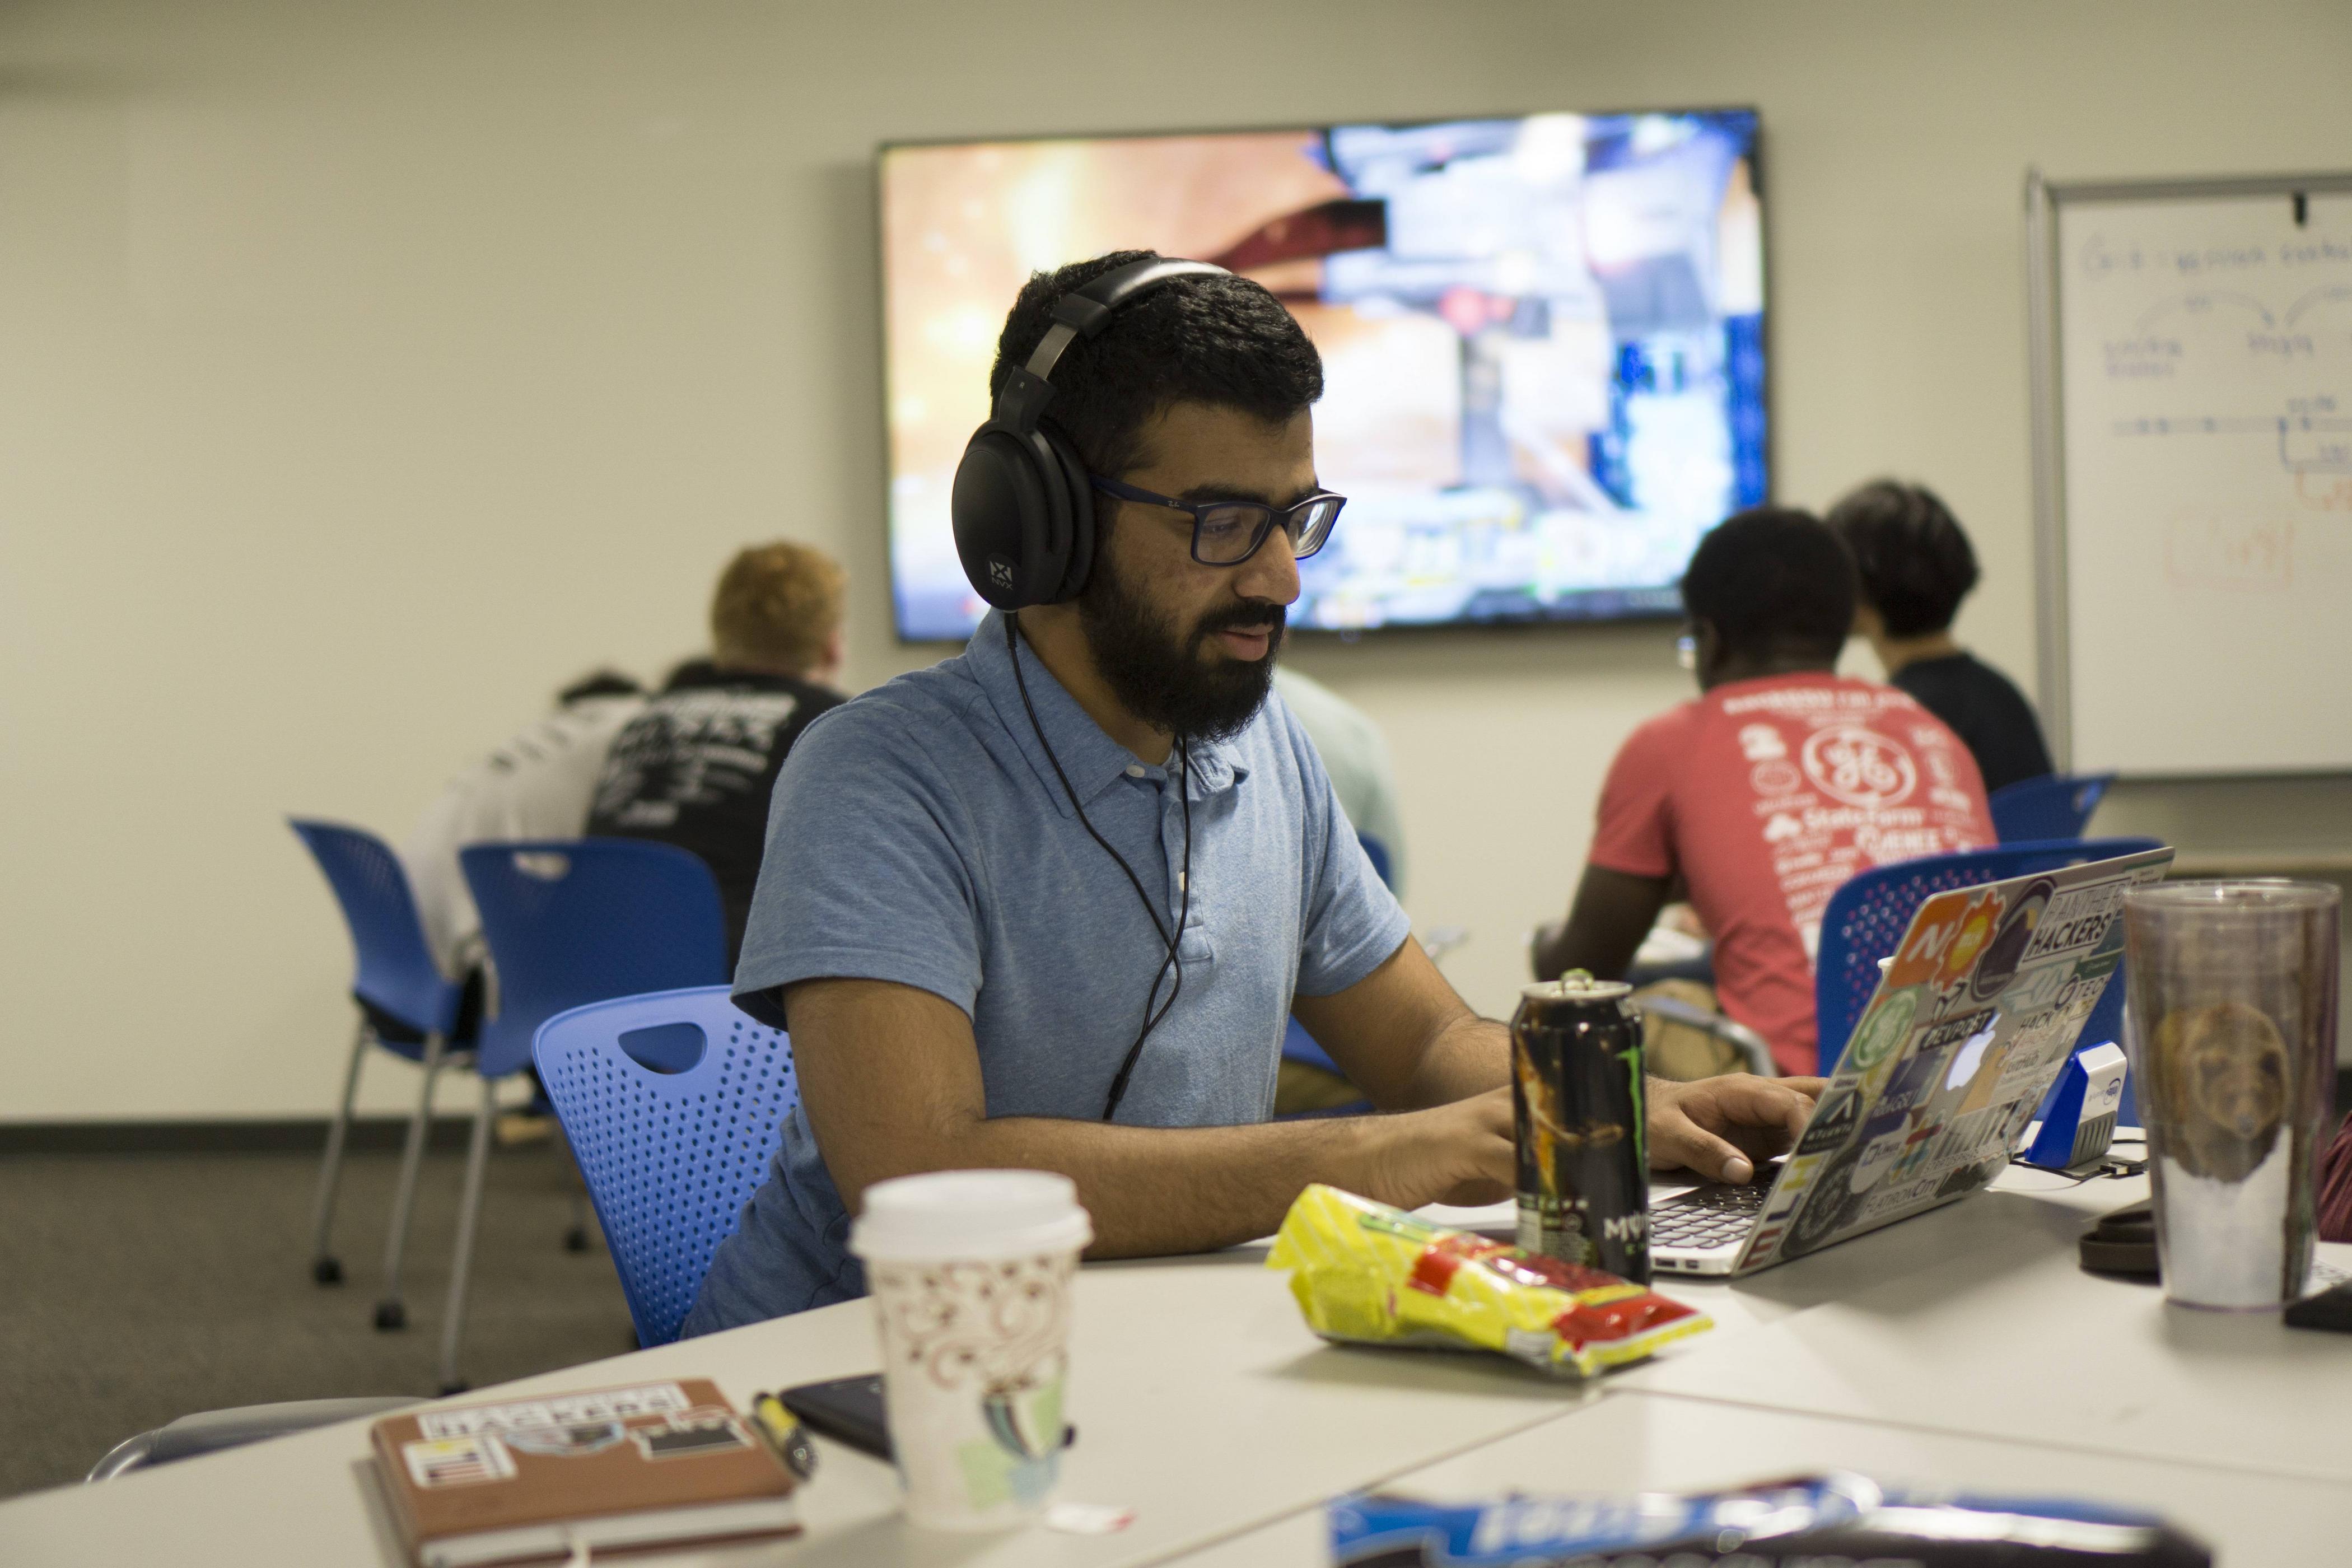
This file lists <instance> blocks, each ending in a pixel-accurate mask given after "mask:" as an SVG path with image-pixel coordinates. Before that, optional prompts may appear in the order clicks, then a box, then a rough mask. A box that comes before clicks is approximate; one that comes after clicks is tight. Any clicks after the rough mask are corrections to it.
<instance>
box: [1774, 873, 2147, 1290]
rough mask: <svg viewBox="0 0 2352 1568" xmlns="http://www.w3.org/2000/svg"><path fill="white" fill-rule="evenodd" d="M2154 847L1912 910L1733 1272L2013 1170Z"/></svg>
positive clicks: (2101, 979) (1963, 892) (1839, 1237)
mask: <svg viewBox="0 0 2352 1568" xmlns="http://www.w3.org/2000/svg"><path fill="white" fill-rule="evenodd" d="M2171 864H2172V851H2171V850H2170V849H2168V848H2166V849H2150V850H2144V851H2142V852H2140V853H2138V854H2135V855H2123V856H2118V857H2116V858H2114V859H2111V860H2092V861H2086V862H2084V863H2083V864H2081V865H2077V866H2067V867H2063V868H2059V869H2057V870H2053V871H2042V872H2036V873H2033V874H2032V875H2029V876H2021V877H2011V878H2009V879H2005V880H2002V881H1999V882H1985V883H1980V884H1979V885H1977V886H1974V887H1969V888H1957V889H1952V890H1950V891H1948V892H1943V893H1937V894H1936V895H1935V896H1934V897H1932V898H1930V899H1928V900H1927V901H1926V902H1925V903H1923V904H1921V905H1920V906H1919V909H1918V910H1917V911H1916V913H1915V914H1913V916H1912V917H1911V923H1910V925H1909V926H1908V927H1907V928H1906V930H1905V931H1904V933H1903V940H1902V941H1901V942H1898V943H1896V944H1895V957H1894V960H1893V962H1892V963H1889V964H1888V965H1887V966H1886V968H1885V973H1883V974H1882V975H1881V976H1880V977H1879V982H1878V986H1877V989H1876V990H1874V992H1873V993H1872V994H1871V998H1870V1004H1869V1005H1868V1006H1866V1007H1864V1009H1863V1012H1862V1016H1861V1021H1860V1022H1858V1023H1857V1024H1856V1025H1855V1026H1854V1029H1853V1038H1852V1039H1851V1041H1850V1042H1849V1043H1848V1045H1847V1047H1846V1051H1845V1056H1844V1058H1843V1060H1842V1061H1840V1063H1839V1064H1838V1070H1837V1074H1836V1076H1835V1077H1833V1078H1832V1079H1830V1081H1829V1084H1828V1086H1827V1087H1826V1088H1824V1089H1822V1097H1821V1100H1820V1101H1819V1103H1818V1104H1817V1105H1816V1106H1815V1107H1814V1110H1813V1116H1812V1120H1811V1121H1810V1122H1809V1123H1808V1124H1807V1125H1806V1128H1805V1132H1804V1135H1803V1137H1801V1139H1799V1140H1798V1142H1797V1146H1796V1148H1794V1149H1793V1150H1791V1151H1790V1153H1789V1156H1788V1158H1787V1159H1786V1160H1785V1161H1784V1162H1783V1163H1782V1164H1781V1168H1780V1175H1779V1177H1778V1178H1777V1179H1776V1180H1775V1181H1774V1183H1773V1185H1772V1193H1771V1195H1770V1196H1769V1198H1768V1199H1766V1201H1765V1205H1764V1211H1763V1215H1762V1217H1761V1218H1760V1219H1759V1221H1758V1222H1757V1224H1756V1226H1755V1228H1754V1229H1753V1230H1751V1231H1750V1232H1749V1233H1748V1240H1747V1243H1746V1245H1745V1246H1744V1247H1742V1248H1741V1250H1740V1255H1739V1258H1738V1261H1737V1262H1736V1263H1735V1264H1734V1265H1733V1268H1732V1272H1733V1273H1735V1274H1745V1273H1750V1272H1753V1271H1754V1270H1756V1269H1759V1268H1767V1267H1769V1266H1770V1265H1771V1264H1774V1263H1777V1262H1780V1261H1782V1260H1784V1259H1786V1258H1794V1257H1797V1256H1800V1255H1801V1254H1803V1253H1807V1252H1811V1251H1814V1250H1816V1249H1818V1248H1820V1247H1827V1246H1829V1245H1831V1244H1832V1243H1833V1242H1838V1241H1843V1240H1845V1239H1846V1238H1847V1237H1853V1236H1859V1235H1861V1234H1862V1233H1863V1232H1864V1231H1869V1230H1875V1229H1877V1228H1878V1227H1879V1226H1883V1225H1891V1224H1893V1223H1894V1222H1895V1221H1896V1220H1899V1219H1907V1218H1908V1217H1910V1216H1911V1215H1915V1214H1919V1213H1921V1212H1923V1211H1925V1210H1927V1209H1930V1208H1935V1207H1937V1206H1938V1205H1942V1204H1947V1203H1950V1202H1953V1201H1954V1200H1956V1199H1958V1198H1961V1197H1965V1196H1966V1195H1968V1194H1969V1193H1972V1192H1975V1191H1977V1190H1978V1189H1979V1188H1981V1187H1983V1186H1985V1185H1986V1184H1989V1183H1990V1182H1991V1181H1992V1179H1993V1178H1994V1177H1996V1176H1998V1175H2000V1173H2001V1172H2002V1171H2004V1170H2006V1169H2007V1168H2008V1166H2009V1159H2010V1152H2011V1150H2012V1149H2013V1148H2014V1147H2015V1146H2016V1143H2017V1140H2018V1138H2019V1136H2020V1135H2021V1133H2023V1131H2025V1126H2026V1123H2027V1122H2028V1121H2031V1120H2032V1116H2033V1111H2034V1108H2035V1107H2037V1106H2038V1105H2040V1104H2041V1103H2042V1096H2043V1095H2045V1094H2047V1093H2048V1092H2049V1090H2050V1086H2051V1085H2052V1084H2053V1082H2055V1081H2056V1080H2057V1077H2058V1074H2059V1072H2060V1070H2061V1069H2063V1068H2064V1067H2065V1065H2066V1059H2067V1058H2068V1057H2070V1056H2071V1055H2073V1054H2074V1042H2075V1039H2076V1037H2078V1036H2079V1035H2081V1033H2082V1031H2083V1025H2084V1022H2085V1021H2086V1020H2087V1019H2088V1018H2089V1017H2090V1015H2091V1010H2092V1008H2093V1007H2094V1006H2095V1005H2097V1003H2098V1000H2099V996H2100V994H2101V992H2103V991H2104V990H2105V987H2106V984H2107V983H2108V981H2109V979H2110V978H2111V977H2112V976H2113V975H2114V973H2115V972H2116V967H2117V965H2118V964H2119V963H2121V962H2122V958H2123V941H2124V924H2123V895H2124V890H2125V889H2127V888H2132V887H2137V886H2140V885H2143V884H2146V883H2150V882H2156V881H2158V880H2161V879H2162V878H2163V876H2164V873H2165V871H2166V869H2167V868H2168V867H2169V866H2170V865H2171Z"/></svg>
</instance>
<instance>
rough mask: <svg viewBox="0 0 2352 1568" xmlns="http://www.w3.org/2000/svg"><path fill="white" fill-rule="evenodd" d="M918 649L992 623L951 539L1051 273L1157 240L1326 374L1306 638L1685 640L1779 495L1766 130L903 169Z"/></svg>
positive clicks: (902, 163) (897, 504) (899, 443)
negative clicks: (1013, 312)
mask: <svg viewBox="0 0 2352 1568" xmlns="http://www.w3.org/2000/svg"><path fill="white" fill-rule="evenodd" d="M880 183H881V222H882V300H883V323H884V333H885V358H886V368H885V376H886V380H885V395H886V397H887V423H888V454H889V456H888V462H889V530H890V570H891V579H892V591H893V595H894V598H895V601H896V606H897V616H898V635H899V636H900V637H902V638H904V639H907V640H909V641H925V640H932V639H942V638H961V637H965V636H967V635H968V634H969V633H970V632H971V629H972V627H973V626H974V625H975V624H976V623H977V622H978V620H979V618H980V616H981V615H982V612H983V610H984V608H985V606H984V605H982V603H981V601H980V599H979V597H978V595H975V594H973V593H972V591H971V586H970V584H967V583H966V582H965V581H964V577H963V573H962V569H961V567H960V566H959V565H958V563H957V561H956V552H955V544H954V540H953V538H952V536H951V533H950V527H949V519H948V497H949V491H950V483H951V481H952V479H953V478H954V474H955V468H956V462H957V459H958V458H960V457H961V455H962V452H963V447H964V443H965V441H966V440H968V439H969V438H970V437H971V432H972V431H973V429H974V428H975V427H976V426H979V425H980V423H981V422H982V420H983V419H985V418H986V417H987V416H988V370H989V363H990V360H991V358H992V354H993V353H994V350H995V345H996V335H997V332H998V331H999V329H1000V328H1001V327H1002V326H1003V321H1004V313H1005V311H1006V310H1007V309H1008V308H1009V307H1010V306H1011V304H1012V302H1013V296H1014V294H1015V293H1017V292H1018V291H1019V289H1020V287H1021V285H1022V283H1023V281H1024V279H1026V278H1027V277H1028V276H1029V274H1030V273H1032V272H1033V271H1037V270H1042V269H1049V268H1055V267H1058V266H1060V265H1062V264H1064V263H1066V262H1069V261H1074V260H1078V259H1082V258H1086V257H1089V256H1095V255H1098V254H1100V253H1102V252H1104V251H1108V250H1115V249H1126V248H1138V247H1142V248H1150V249H1154V250H1158V251H1160V252H1162V253H1163V254H1166V255H1169V256H1182V257H1192V258H1200V259H1203V260H1209V261H1215V262H1218V263H1221V264H1222V265H1223V266H1226V267H1228V268H1233V269H1234V270H1235V271H1237V272H1242V273H1244V274H1246V275H1248V276H1249V277H1252V278H1255V279H1258V280H1259V281H1260V282H1262V283H1264V284H1265V286H1266V287H1267V288H1269V289H1273V290H1274V291H1275V292H1276V294H1277V295H1279V296H1280V297H1281V299H1282V300H1284V301H1285V303H1286V304H1287V305H1288V306H1289V308H1290V310H1292V311H1293V312H1294V313H1295V314H1296V315H1297V318H1298V320H1299V321H1300V323H1301V324H1302V325H1304V326H1305V328H1306V329H1307V333H1308V335H1309V336H1311V337H1312V338H1313V339H1314V341H1315V342H1316V344H1317V346H1318V348H1319V349H1320V350H1321V352H1322V354H1323V364H1324V373H1325V391H1324V395H1323V400H1322V402H1321V403H1319V404H1318V405H1317V406H1316V409H1315V445H1316V458H1317V464H1318V470H1319V474H1320V477H1321V479H1322V481H1323V483H1324V484H1325V485H1327V486H1328V487H1329V488H1331V489H1335V490H1338V491H1339V492H1340V493H1342V494H1344V495H1346V496H1347V497H1348V498H1349V502H1348V510H1347V511H1346V513H1345V514H1344V515H1343V516H1342V517H1341V518H1340V521H1339V529H1338V531H1337V532H1336V533H1335V534H1334V535H1333V537H1332V541H1331V542H1330V543H1329V544H1328V546H1326V548H1325V549H1324V550H1323V552H1322V553H1320V554H1319V555H1318V556H1316V557H1315V558H1313V559H1312V560H1309V561H1307V562H1305V563H1302V565H1301V569H1300V574H1301V578H1302V587H1303V592H1302V595H1301V598H1300V602H1299V603H1298V605H1296V606H1294V608H1293V610H1292V613H1291V619H1290V624H1291V625H1292V626H1295V627H1302V628H1324V629H1330V630H1338V631H1354V630H1361V629H1366V628H1370V627H1376V626H1460V625H1469V624H1480V623H1495V622H1525V621H1547V620H1549V621H1586V620H1608V619H1622V618H1630V617H1644V616H1671V615H1674V614H1675V613H1676V611H1677V610H1678V608H1679V605H1680V598H1679V595H1678V591H1677V589H1676V586H1675V585H1676V584H1677V583H1678V582H1679V581H1680V579H1681V576H1682V573H1683V568H1684V565H1685V563H1686V562H1687V561H1688V560H1689V558H1690V552H1691V549H1692V547H1693V546H1694V545H1695V544H1696V542H1697V541H1698V538H1699V535H1700V534H1701V533H1702V532H1704V531H1706V529H1708V528H1710V527H1712V526H1713V525H1714V524H1715V523H1717V522H1718V521H1722V519H1723V518H1724V517H1726V516H1727V515H1728V514H1729V513H1731V512H1733V511H1735V510H1738V509H1739V508H1741V507H1744V506H1752V505H1755V504H1757V503H1759V502H1760V501H1762V500H1764V499H1765V496H1766V493H1767V490H1768V488H1769V471H1768V468H1767V462H1766V447H1765V402H1764V369H1765V366H1764V243H1763V202H1762V196H1761V183H1760V181H1759V177H1758V169H1757V120H1756V115H1755V113H1754V111H1753V110H1664V111H1659V112H1650V113H1631V114H1592V115H1586V114H1535V115H1527V116H1522V117H1519V118H1515V119H1500V120H1455V121H1441V122H1435V123H1429V124H1412V125H1326V126H1317V127H1309V128H1306V129H1301V130H1292V131H1249V132H1205V133H1202V134H1198V135H1146V136H1113V137H1099V138H1085V139H1077V138H1062V139H1047V140H1036V141H1019V142H961V143H950V144H943V143H924V144H900V145H891V146H886V147H885V148H883V149H882V153H881V171H880Z"/></svg>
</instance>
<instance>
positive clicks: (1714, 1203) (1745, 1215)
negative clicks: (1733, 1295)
mask: <svg viewBox="0 0 2352 1568" xmlns="http://www.w3.org/2000/svg"><path fill="white" fill-rule="evenodd" d="M1771 1195H1772V1183H1771V1181H1770V1180H1769V1177H1768V1176H1767V1175H1765V1174H1764V1173H1759V1175H1758V1177H1757V1179H1756V1180H1755V1181H1752V1182H1748V1183H1747V1184H1744V1185H1741V1186H1737V1187H1731V1186H1717V1185H1714V1184H1709V1185H1706V1186H1704V1187H1699V1188H1696V1189H1694V1190H1693V1191H1691V1192H1687V1193H1685V1194H1682V1195H1681V1196H1680V1197H1677V1198H1669V1199H1668V1200H1667V1201H1665V1202H1664V1203H1663V1204H1660V1205H1657V1206H1656V1207H1655V1208H1653V1209H1652V1210H1651V1211H1650V1243H1651V1245H1652V1246H1654V1247H1655V1246H1665V1247H1700V1248H1706V1247H1727V1246H1729V1245H1731V1244H1732V1243H1734V1242H1736V1241H1738V1240H1740V1239H1742V1238H1743V1237H1746V1236H1747V1234H1748V1231H1750V1230H1751V1229H1753V1228H1754V1227H1755V1225H1756V1216H1757V1215H1760V1214H1762V1213H1763V1212H1764V1200H1765V1199H1766V1198H1768V1197H1769V1196H1771Z"/></svg>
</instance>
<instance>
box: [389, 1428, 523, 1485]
mask: <svg viewBox="0 0 2352 1568" xmlns="http://www.w3.org/2000/svg"><path fill="white" fill-rule="evenodd" d="M400 1457H401V1458H403V1459H404V1460H405V1461H407V1464H408V1479H410V1480H413V1481H415V1483H416V1484H417V1485H418V1486H420V1487H427V1488H430V1487H467V1486H475V1485H478V1484H479V1483H481V1482H483V1481H510V1480H512V1479H514V1473H515V1463H514V1456H513V1455H511V1454H509V1453H508V1452H507V1447H506V1445H505V1444H504V1443H501V1442H499V1440H498V1439H497V1438H496V1437H493V1436H488V1434H487V1433H485V1434H483V1435H481V1436H473V1437H427V1438H425V1439H423V1440H421V1441H418V1442H415V1443H404V1444H403V1445H401V1449H400Z"/></svg>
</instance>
